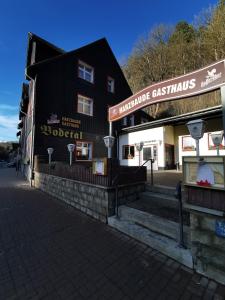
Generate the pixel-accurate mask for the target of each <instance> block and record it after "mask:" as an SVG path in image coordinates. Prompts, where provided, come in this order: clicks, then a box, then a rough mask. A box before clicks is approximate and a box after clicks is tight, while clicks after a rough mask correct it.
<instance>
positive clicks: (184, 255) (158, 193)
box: [108, 185, 193, 268]
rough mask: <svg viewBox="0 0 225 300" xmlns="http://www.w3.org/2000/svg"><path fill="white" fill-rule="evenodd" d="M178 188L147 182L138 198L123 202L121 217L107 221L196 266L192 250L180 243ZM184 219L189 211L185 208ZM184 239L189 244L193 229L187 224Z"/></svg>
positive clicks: (161, 250) (167, 253) (169, 254)
mask: <svg viewBox="0 0 225 300" xmlns="http://www.w3.org/2000/svg"><path fill="white" fill-rule="evenodd" d="M174 194H175V188H171V187H164V186H153V187H152V186H148V185H147V186H146V191H145V192H143V193H142V194H141V195H140V198H139V200H137V201H134V202H131V203H129V204H127V205H122V206H120V207H119V209H118V215H119V216H118V218H117V217H115V216H113V217H110V218H108V224H109V225H110V226H112V227H114V228H116V229H117V230H119V231H122V232H123V233H125V234H127V235H129V236H131V237H133V238H135V239H137V240H139V241H141V242H143V243H145V244H147V245H149V246H150V247H152V248H154V249H156V250H158V251H160V252H162V253H163V254H165V255H167V256H169V257H171V258H173V259H175V260H176V261H178V262H180V263H182V264H184V265H185V266H187V267H190V268H193V261H192V255H191V252H190V250H188V249H184V248H181V247H179V245H178V244H179V223H178V220H179V217H178V216H179V213H178V200H177V199H176V198H175V197H174ZM184 220H185V223H186V224H187V225H188V224H189V214H188V213H187V212H184ZM183 229H184V243H185V245H186V247H187V248H188V247H189V241H190V230H189V226H184V227H183Z"/></svg>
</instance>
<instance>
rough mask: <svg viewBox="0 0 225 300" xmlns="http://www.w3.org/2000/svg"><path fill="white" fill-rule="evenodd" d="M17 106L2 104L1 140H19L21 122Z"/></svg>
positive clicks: (0, 116)
mask: <svg viewBox="0 0 225 300" xmlns="http://www.w3.org/2000/svg"><path fill="white" fill-rule="evenodd" d="M16 110H18V107H17V106H13V105H8V104H0V140H4V141H15V140H17V137H16V133H17V131H18V129H17V125H18V123H19V117H18V114H17V113H15V111H16Z"/></svg>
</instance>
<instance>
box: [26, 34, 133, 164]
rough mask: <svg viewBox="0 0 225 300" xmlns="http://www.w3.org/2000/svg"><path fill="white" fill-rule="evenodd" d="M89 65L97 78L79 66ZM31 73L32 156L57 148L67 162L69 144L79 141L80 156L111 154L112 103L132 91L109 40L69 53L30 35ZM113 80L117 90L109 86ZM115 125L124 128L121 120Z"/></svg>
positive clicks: (59, 157) (56, 155)
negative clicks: (106, 139)
mask: <svg viewBox="0 0 225 300" xmlns="http://www.w3.org/2000/svg"><path fill="white" fill-rule="evenodd" d="M34 45H35V46H34ZM83 66H85V68H87V76H89V73H88V72H89V71H90V70H91V71H92V75H93V78H92V81H93V82H89V81H88V80H86V79H83V78H80V77H81V76H80V73H79V67H83ZM85 70H86V69H85ZM26 75H27V78H28V79H29V80H30V89H29V98H30V99H29V105H28V110H27V112H28V115H27V119H28V118H29V116H30V117H31V118H32V121H31V122H32V124H33V125H32V131H33V133H32V138H31V137H30V141H29V143H31V140H32V146H31V147H33V153H32V155H45V156H46V154H47V148H49V147H52V148H54V154H53V159H54V160H62V161H64V160H66V159H67V158H68V150H67V144H69V143H73V144H76V145H77V150H76V151H75V157H76V158H75V159H77V160H79V161H80V160H92V158H96V157H106V156H107V149H106V147H105V145H104V142H103V137H104V136H106V135H108V131H109V126H108V121H107V109H108V106H112V105H115V104H116V103H119V102H120V101H122V100H124V99H125V98H127V97H129V96H130V95H131V94H132V93H131V90H130V88H129V86H128V84H127V82H126V79H125V77H124V75H123V73H122V71H121V69H120V66H119V64H118V63H117V61H116V59H115V57H114V55H113V53H112V51H111V49H110V47H109V45H108V43H107V41H106V39H101V40H98V41H96V42H94V43H91V44H89V45H87V46H84V47H82V48H79V49H77V50H75V51H71V52H67V53H65V52H64V51H63V50H61V49H58V48H57V47H55V46H54V45H52V44H49V43H48V42H46V43H45V41H44V40H43V39H40V38H38V37H37V36H36V35H32V34H29V44H28V52H27V69H26ZM112 81H113V90H109V87H108V85H110V84H112ZM78 98H79V101H78ZM78 102H79V104H78ZM78 106H79V108H78ZM80 109H82V110H85V109H88V114H87V113H84V111H83V112H82V113H81V112H78V111H79V110H80ZM113 126H114V131H115V130H118V129H119V128H118V126H119V124H116V123H115V124H113ZM27 134H28V133H27ZM87 144H88V145H87ZM86 146H87V147H89V150H88V151H89V154H88V155H89V157H88V158H87V157H85V151H86V152H87V149H86V150H85V147H86ZM79 147H80V150H79V151H80V152H79V151H78V148H79ZM26 148H29V151H30V147H26ZM90 152H91V153H90Z"/></svg>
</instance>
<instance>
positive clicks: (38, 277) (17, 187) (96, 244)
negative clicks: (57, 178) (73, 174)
mask: <svg viewBox="0 0 225 300" xmlns="http://www.w3.org/2000/svg"><path fill="white" fill-rule="evenodd" d="M7 299H10V300H15V299H21V300H26V299H35V300H36V299H54V300H57V299H65V300H69V299H78V300H79V299H93V300H94V299H101V300H105V299H116V300H120V299H121V300H122V299H124V300H126V299H137V300H139V299H140V300H141V299H161V300H162V299H166V300H168V299H171V300H176V299H182V300H188V299H205V300H208V299H215V300H221V299H225V286H222V285H220V284H217V283H216V282H214V281H213V280H209V279H207V278H205V277H204V276H201V275H198V274H196V273H194V272H193V271H192V270H190V269H188V268H186V267H183V266H181V265H180V264H179V263H177V262H175V261H173V260H172V259H170V258H168V257H166V256H164V255H162V254H160V253H159V252H157V251H156V250H153V249H151V248H149V247H147V246H145V245H143V244H141V243H139V242H137V241H135V240H133V239H131V238H129V237H127V236H126V235H124V234H122V233H119V232H117V231H115V230H113V229H111V228H109V227H108V226H107V225H105V224H103V223H100V222H98V221H95V220H93V219H92V218H90V217H87V216H86V215H84V214H82V213H80V212H78V211H76V210H75V209H70V208H69V207H66V206H65V205H64V204H62V203H61V202H59V201H58V200H55V199H54V198H53V197H50V196H48V195H46V194H44V193H43V192H41V191H38V190H35V189H33V188H30V187H29V186H28V185H27V184H26V183H25V182H24V181H23V180H22V179H21V177H16V176H15V170H14V169H10V170H9V169H0V300H7Z"/></svg>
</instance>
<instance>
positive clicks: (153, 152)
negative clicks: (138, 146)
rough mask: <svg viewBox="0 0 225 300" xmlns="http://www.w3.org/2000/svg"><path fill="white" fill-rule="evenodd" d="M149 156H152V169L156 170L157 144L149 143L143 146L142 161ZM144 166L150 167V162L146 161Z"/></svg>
mask: <svg viewBox="0 0 225 300" xmlns="http://www.w3.org/2000/svg"><path fill="white" fill-rule="evenodd" d="M150 158H154V163H153V170H158V149H157V145H149V146H145V147H144V148H143V163H144V162H145V161H147V160H148V159H150ZM145 166H146V167H147V169H148V170H150V169H151V162H150V161H148V162H147V163H146V164H145Z"/></svg>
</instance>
